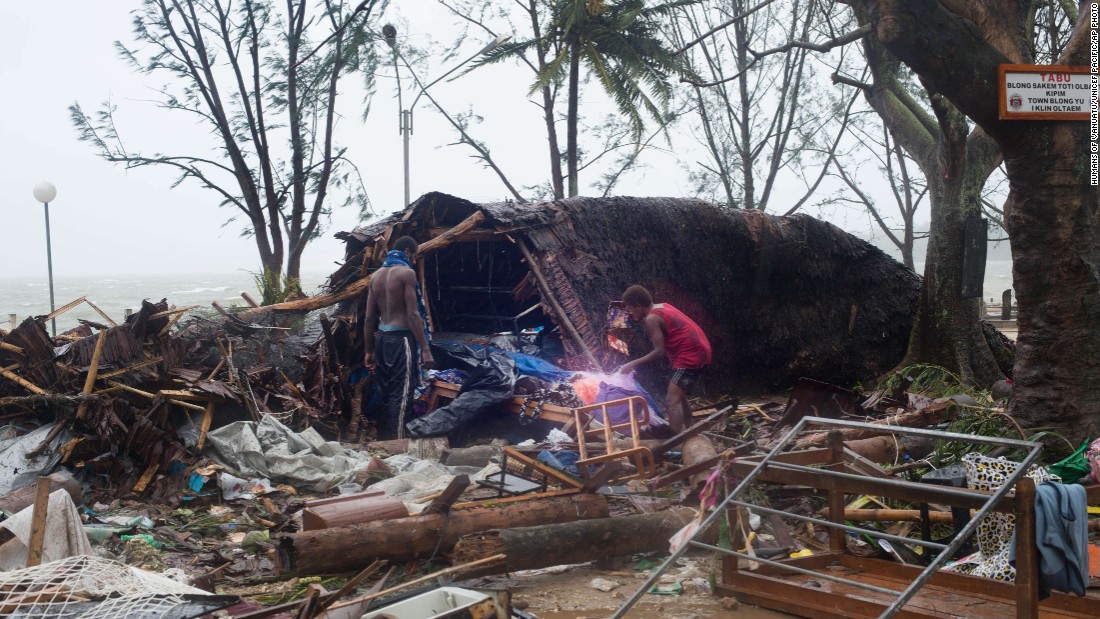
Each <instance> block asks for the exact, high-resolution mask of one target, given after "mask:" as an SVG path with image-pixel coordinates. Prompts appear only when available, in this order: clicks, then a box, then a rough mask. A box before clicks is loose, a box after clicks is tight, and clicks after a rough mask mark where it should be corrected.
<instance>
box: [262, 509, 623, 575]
mask: <svg viewBox="0 0 1100 619" xmlns="http://www.w3.org/2000/svg"><path fill="white" fill-rule="evenodd" d="M608 513H609V510H608V506H607V500H606V499H604V497H602V496H600V495H596V494H573V495H570V496H564V497H552V498H546V499H540V500H535V501H524V502H520V503H509V504H504V505H501V506H498V507H484V508H470V509H462V510H452V511H451V513H450V514H432V515H430V516H413V517H409V518H400V519H397V520H385V521H379V522H369V523H365V524H357V525H348V526H343V527H333V528H329V529H322V530H319V531H304V532H301V533H292V534H290V535H285V536H283V537H282V538H281V539H280V540H279V546H278V549H277V553H276V565H277V566H278V569H279V571H280V572H284V573H286V572H294V573H296V574H299V575H305V574H322V573H336V572H347V571H352V570H356V569H361V568H363V567H364V566H366V565H369V564H370V563H371V562H373V561H375V560H377V559H388V560H391V561H411V560H413V559H415V558H417V557H427V556H431V555H433V554H436V553H437V552H447V551H449V550H450V549H451V548H452V547H453V546H454V544H455V542H457V541H458V538H459V537H461V536H463V535H469V534H471V533H477V532H480V531H488V530H490V529H498V528H501V527H512V526H520V527H523V526H532V525H539V524H551V523H558V522H571V521H574V520H579V519H586V518H606V517H607V516H608Z"/></svg>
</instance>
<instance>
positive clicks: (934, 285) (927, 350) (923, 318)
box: [898, 96, 1004, 388]
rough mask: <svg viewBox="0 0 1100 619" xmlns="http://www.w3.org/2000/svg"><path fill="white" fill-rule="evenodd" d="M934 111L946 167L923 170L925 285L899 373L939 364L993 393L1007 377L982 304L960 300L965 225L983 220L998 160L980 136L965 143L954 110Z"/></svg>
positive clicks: (963, 127)
mask: <svg viewBox="0 0 1100 619" xmlns="http://www.w3.org/2000/svg"><path fill="white" fill-rule="evenodd" d="M933 99H940V98H939V97H937V96H933ZM935 105H936V106H937V107H939V108H940V109H941V114H940V124H941V127H942V128H943V142H942V149H943V151H944V165H934V166H929V169H926V170H925V172H926V176H927V182H928V188H929V200H930V202H931V205H932V218H931V225H930V228H929V235H928V250H927V251H928V253H927V255H926V263H925V267H924V284H923V287H922V289H921V298H920V304H919V305H918V308H917V317H916V320H914V321H913V332H912V336H911V337H910V338H909V350H908V352H907V353H906V356H905V359H904V360H903V361H902V362H901V363H900V364H899V366H898V367H899V368H904V367H907V366H909V365H913V364H916V363H929V364H932V365H938V366H941V367H944V368H946V369H948V370H950V371H952V372H954V373H956V374H957V375H958V376H959V377H960V378H961V379H962V380H963V382H964V383H965V384H969V385H974V386H976V387H981V388H988V387H989V386H990V385H992V384H993V383H994V382H995V381H997V380H1000V379H1002V378H1004V374H1003V373H1002V371H1001V369H1000V368H999V367H998V365H997V362H996V360H995V359H994V356H993V352H992V350H991V348H990V344H989V342H988V341H987V340H986V337H985V332H984V330H983V329H982V324H981V297H973V298H963V296H962V275H963V251H964V245H965V241H964V235H965V222H966V218H967V217H968V216H971V215H973V216H980V215H981V192H982V187H983V186H984V185H985V180H986V178H988V176H989V171H990V170H991V169H992V167H994V166H995V162H997V161H999V159H1000V153H999V152H998V151H997V149H996V146H995V145H994V144H992V141H991V140H989V138H988V137H987V136H985V134H984V133H980V130H978V134H977V135H972V136H971V137H970V138H969V139H968V138H967V136H966V131H967V127H966V121H965V119H964V118H963V116H962V114H961V113H959V112H958V111H957V110H955V109H954V107H953V106H951V105H950V103H947V102H946V101H942V100H940V101H937V103H936V104H935ZM991 163H993V164H994V166H991V165H990V164H991Z"/></svg>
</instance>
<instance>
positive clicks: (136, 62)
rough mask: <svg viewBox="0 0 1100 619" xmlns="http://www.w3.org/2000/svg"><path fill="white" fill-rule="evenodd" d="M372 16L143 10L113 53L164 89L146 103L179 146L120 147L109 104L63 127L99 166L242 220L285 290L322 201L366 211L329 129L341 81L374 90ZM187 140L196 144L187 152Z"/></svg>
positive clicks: (173, 4) (230, 4)
mask: <svg viewBox="0 0 1100 619" xmlns="http://www.w3.org/2000/svg"><path fill="white" fill-rule="evenodd" d="M373 8H374V0H366V1H364V2H361V3H359V4H358V5H356V6H352V5H350V4H348V3H346V2H344V1H342V0H285V1H284V2H282V3H280V2H277V1H275V0H143V2H142V7H141V8H140V9H138V10H136V11H134V13H133V34H134V40H135V43H134V44H132V45H130V44H125V43H123V42H121V41H119V42H116V44H115V45H116V47H117V49H118V53H119V55H120V56H121V57H122V58H123V59H124V60H125V61H126V62H128V63H129V64H130V65H131V66H132V67H133V69H134V70H135V71H136V72H138V73H141V74H145V75H149V76H153V77H156V78H158V79H160V80H162V83H163V86H161V87H159V88H158V89H157V95H156V98H155V100H154V102H153V103H154V105H155V106H156V107H158V108H159V109H161V110H164V111H168V112H171V113H172V116H170V117H169V118H170V119H174V121H171V122H166V123H165V127H167V128H171V129H173V130H174V131H175V135H176V136H184V137H176V138H172V137H169V134H168V133H167V132H165V134H164V135H165V140H164V142H162V143H163V144H164V146H162V147H160V148H159V149H157V150H156V151H151V152H149V151H145V150H141V149H132V148H130V147H128V146H127V141H124V140H123V131H122V129H121V124H120V123H119V122H118V119H117V118H116V115H117V114H118V113H119V108H118V107H117V106H116V105H115V104H114V103H112V102H110V101H107V102H105V103H103V104H102V106H101V107H100V108H99V110H97V111H96V112H93V113H86V112H85V111H84V110H83V108H82V107H81V106H80V104H79V103H74V104H73V105H72V106H70V115H71V119H72V122H73V125H74V126H75V127H76V129H77V131H78V134H79V137H80V139H81V140H83V141H86V142H88V143H90V144H91V145H92V146H93V148H94V149H95V150H96V153H97V154H98V155H99V156H100V157H102V158H104V159H106V160H107V161H111V162H115V163H119V164H121V165H124V166H125V167H127V168H140V167H146V166H155V167H167V168H169V169H172V170H174V171H175V172H177V173H178V177H177V178H176V180H175V183H174V184H173V187H175V186H177V185H179V184H181V183H183V182H196V183H198V184H199V185H200V186H202V187H204V188H206V189H208V190H210V191H212V192H214V193H215V194H216V195H217V196H218V199H219V200H220V203H221V204H222V205H223V206H228V207H230V208H232V209H233V210H234V211H235V212H234V215H233V218H232V219H231V220H230V221H232V220H233V219H236V218H238V217H243V218H244V221H245V229H244V233H245V234H246V235H248V236H251V237H252V238H253V239H254V241H255V243H256V246H257V250H258V252H259V256H260V262H261V265H262V269H263V270H264V271H265V272H271V273H285V274H286V276H287V278H288V279H290V280H291V281H293V280H296V279H297V278H298V277H299V271H300V265H301V258H302V254H303V252H304V250H305V248H306V245H307V244H308V243H309V242H310V241H311V240H313V239H315V238H317V236H318V235H319V234H320V233H321V231H322V229H323V226H324V222H325V220H326V218H327V216H328V215H329V213H330V212H331V209H332V208H333V204H334V203H335V204H336V205H338V206H349V205H357V206H358V207H359V208H360V209H361V211H364V212H365V211H367V210H368V208H369V202H368V200H367V195H366V191H365V188H364V187H363V184H362V181H361V179H360V177H359V173H358V171H357V169H356V168H355V166H354V165H353V164H352V163H351V162H350V161H349V160H348V158H347V156H346V150H345V149H344V148H343V147H340V146H339V145H338V144H337V143H336V139H335V137H336V136H335V132H336V121H337V116H338V115H337V110H336V104H337V98H338V94H339V88H338V85H339V83H340V80H341V78H343V77H345V76H347V75H349V74H351V73H355V72H360V73H362V74H363V75H364V76H366V80H365V84H366V93H367V96H368V97H369V95H370V93H371V92H372V91H373V82H372V79H371V74H372V70H373V67H374V66H375V65H376V63H377V59H376V57H375V54H374V46H373V45H372V43H373V38H374V37H373V35H369V34H367V33H368V32H369V30H368V29H365V28H362V25H363V24H364V22H366V21H367V20H368V19H369V18H370V14H371V11H372V9H373ZM322 43H323V45H319V44H322ZM181 128H184V129H186V128H194V129H195V131H194V132H188V131H186V130H184V131H180V129H181ZM195 134H198V135H204V136H205V144H204V145H202V146H196V145H194V144H193V143H189V142H193V141H194V140H193V138H192V136H193V135H195ZM139 141H140V140H139ZM330 194H332V195H330ZM334 200H335V202H334Z"/></svg>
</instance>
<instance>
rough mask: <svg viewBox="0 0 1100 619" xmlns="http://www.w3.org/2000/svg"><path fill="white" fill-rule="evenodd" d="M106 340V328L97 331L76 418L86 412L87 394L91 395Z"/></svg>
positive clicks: (82, 416) (80, 417)
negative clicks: (97, 334)
mask: <svg viewBox="0 0 1100 619" xmlns="http://www.w3.org/2000/svg"><path fill="white" fill-rule="evenodd" d="M106 341H107V330H106V329H104V330H102V331H100V332H99V337H98V338H96V341H95V350H94V351H92V361H91V363H89V364H88V376H87V377H85V379H84V391H83V393H84V399H83V400H81V401H80V405H79V406H77V407H76V418H77V419H84V416H85V415H87V414H88V396H90V395H92V389H93V388H94V387H95V379H96V376H97V375H98V374H99V357H100V355H102V354H103V343H104V342H106Z"/></svg>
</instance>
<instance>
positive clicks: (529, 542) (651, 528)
mask: <svg viewBox="0 0 1100 619" xmlns="http://www.w3.org/2000/svg"><path fill="white" fill-rule="evenodd" d="M694 517H695V510H693V509H691V508H687V507H681V508H677V509H673V510H668V511H663V512H657V513H654V514H641V515H636V516H623V517H617V518H600V519H597V520H580V521H576V522H567V523H556V524H547V525H542V526H526V527H512V528H507V529H495V530H492V531H485V532H482V533H474V534H471V535H465V536H463V537H462V539H460V540H459V541H458V543H457V544H455V549H454V552H453V553H452V555H451V556H452V559H453V560H454V561H461V562H469V561H474V560H477V559H481V558H483V557H488V556H492V555H496V554H504V555H505V556H506V557H507V558H506V559H505V561H504V562H503V563H499V564H496V565H493V566H492V567H487V568H484V569H483V570H479V571H478V575H484V574H491V573H501V572H511V571H515V570H525V569H536V568H542V567H551V566H554V565H563V564H566V563H584V562H586V561H595V560H598V559H609V558H614V557H621V556H626V555H631V554H635V553H640V552H668V541H669V539H670V538H671V537H672V536H673V535H675V534H676V532H677V531H679V530H680V529H682V528H683V527H684V525H686V524H688V523H689V522H691V520H692V519H693V518H694ZM551 549H552V551H551Z"/></svg>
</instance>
